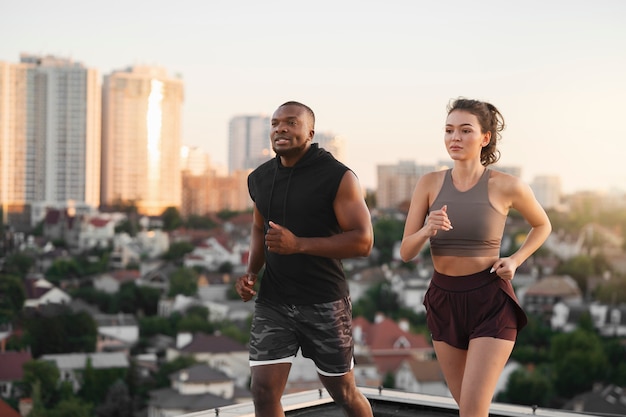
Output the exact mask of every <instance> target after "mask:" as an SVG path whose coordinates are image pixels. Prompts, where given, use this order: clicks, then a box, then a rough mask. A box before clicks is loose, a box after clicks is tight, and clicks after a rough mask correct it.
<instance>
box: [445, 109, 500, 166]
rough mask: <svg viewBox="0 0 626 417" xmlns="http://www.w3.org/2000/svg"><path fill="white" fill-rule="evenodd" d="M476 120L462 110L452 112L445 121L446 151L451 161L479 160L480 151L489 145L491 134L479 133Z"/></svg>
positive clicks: (478, 125)
mask: <svg viewBox="0 0 626 417" xmlns="http://www.w3.org/2000/svg"><path fill="white" fill-rule="evenodd" d="M481 130H482V129H481V126H480V123H479V122H478V118H477V117H476V116H474V115H473V114H472V113H469V112H466V111H463V110H454V111H452V112H451V113H450V114H449V115H448V118H447V119H446V128H445V135H444V139H445V143H446V150H447V151H448V154H449V155H450V157H451V158H452V159H453V160H455V161H456V160H459V161H460V160H472V159H478V160H480V151H481V150H482V148H483V146H486V145H487V144H489V139H490V138H491V133H490V132H487V133H481Z"/></svg>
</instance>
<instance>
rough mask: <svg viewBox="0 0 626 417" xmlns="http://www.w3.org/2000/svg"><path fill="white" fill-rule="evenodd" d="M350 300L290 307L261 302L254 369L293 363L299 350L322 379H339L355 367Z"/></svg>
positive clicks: (253, 336) (252, 355)
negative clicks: (328, 377) (313, 364)
mask: <svg viewBox="0 0 626 417" xmlns="http://www.w3.org/2000/svg"><path fill="white" fill-rule="evenodd" d="M353 348H354V342H353V340H352V304H351V301H350V297H345V298H343V299H341V300H337V301H333V302H329V303H321V304H311V305H297V306H296V305H289V304H275V303H269V302H263V301H257V302H256V304H255V307H254V316H253V318H252V327H251V329H250V366H256V365H265V364H271V363H280V362H291V361H293V358H294V357H295V356H296V354H297V352H298V349H302V356H304V357H306V358H311V359H312V360H313V362H315V366H316V367H317V370H318V372H319V373H321V374H322V375H328V376H339V375H343V374H346V373H347V372H349V371H350V370H351V369H352V367H353V366H354V360H353Z"/></svg>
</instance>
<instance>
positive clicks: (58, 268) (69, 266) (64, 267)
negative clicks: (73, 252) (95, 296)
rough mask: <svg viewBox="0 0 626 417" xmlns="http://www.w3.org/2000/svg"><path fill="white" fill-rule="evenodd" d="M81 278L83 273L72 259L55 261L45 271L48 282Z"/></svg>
mask: <svg viewBox="0 0 626 417" xmlns="http://www.w3.org/2000/svg"><path fill="white" fill-rule="evenodd" d="M81 276H83V271H82V269H81V267H80V265H78V262H76V261H75V260H74V259H56V260H55V261H54V262H52V265H50V268H48V270H47V271H46V278H47V279H49V280H50V282H55V283H56V282H59V281H61V280H63V279H67V278H78V277H81Z"/></svg>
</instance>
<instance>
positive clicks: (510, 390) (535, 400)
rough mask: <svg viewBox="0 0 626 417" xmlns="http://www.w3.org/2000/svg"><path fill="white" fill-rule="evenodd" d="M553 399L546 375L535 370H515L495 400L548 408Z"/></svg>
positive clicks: (550, 385)
mask: <svg viewBox="0 0 626 417" xmlns="http://www.w3.org/2000/svg"><path fill="white" fill-rule="evenodd" d="M552 397H553V392H552V382H551V381H550V378H549V377H548V376H547V375H546V373H544V372H541V371H539V370H537V369H535V370H530V371H529V370H527V369H524V368H520V369H516V370H515V371H513V372H512V373H511V375H510V376H509V379H508V381H507V384H506V388H505V390H504V391H503V392H501V393H500V394H499V395H498V397H497V400H498V401H499V402H508V403H512V404H520V405H538V406H541V407H548V406H550V401H551V399H552Z"/></svg>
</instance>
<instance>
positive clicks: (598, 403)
mask: <svg viewBox="0 0 626 417" xmlns="http://www.w3.org/2000/svg"><path fill="white" fill-rule="evenodd" d="M578 407H581V408H580V409H579V408H578ZM563 409H566V410H576V411H584V412H587V413H598V414H603V415H615V416H624V415H626V387H623V388H622V387H618V386H615V385H608V386H606V387H602V388H601V389H594V390H592V391H590V392H586V393H583V394H580V395H577V396H576V397H574V398H573V399H571V400H570V401H568V402H567V404H565V406H564V407H563Z"/></svg>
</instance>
